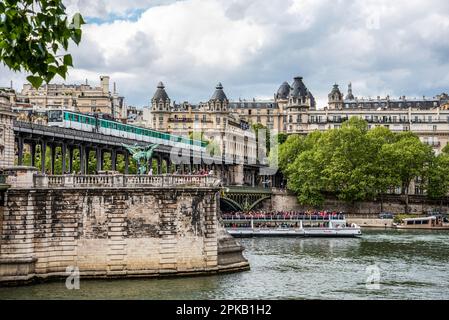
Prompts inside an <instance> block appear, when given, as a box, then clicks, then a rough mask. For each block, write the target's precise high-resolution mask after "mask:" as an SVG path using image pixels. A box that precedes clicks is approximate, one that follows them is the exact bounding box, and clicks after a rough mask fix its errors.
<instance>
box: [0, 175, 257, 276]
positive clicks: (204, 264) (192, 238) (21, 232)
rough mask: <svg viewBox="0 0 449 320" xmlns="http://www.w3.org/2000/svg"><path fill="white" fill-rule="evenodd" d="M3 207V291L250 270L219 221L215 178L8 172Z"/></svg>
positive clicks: (0, 210)
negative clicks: (76, 278)
mask: <svg viewBox="0 0 449 320" xmlns="http://www.w3.org/2000/svg"><path fill="white" fill-rule="evenodd" d="M7 184H9V185H11V187H10V188H9V189H7V190H6V191H5V190H4V191H2V192H3V195H2V201H3V203H2V205H1V206H0V235H1V237H0V284H8V283H9V284H10V283H12V284H18V283H24V282H30V281H33V280H41V279H47V278H66V277H67V276H68V275H69V274H68V273H66V271H67V270H74V268H78V269H79V271H80V277H81V279H83V278H114V277H157V276H167V275H168V276H178V275H198V274H215V273H219V272H231V271H240V270H247V269H249V264H248V262H247V260H246V259H245V258H244V257H243V255H242V251H243V248H242V247H241V246H240V245H239V244H238V243H237V242H236V241H235V240H234V239H233V238H232V237H230V236H229V235H228V234H227V233H226V232H225V231H224V230H223V228H222V227H221V226H220V223H219V221H218V219H217V206H218V201H219V192H220V189H221V188H220V187H219V181H217V179H215V178H214V177H210V176H127V175H119V174H117V175H104V176H70V175H67V176H45V175H40V174H37V172H35V171H34V170H32V169H29V168H25V167H21V168H18V169H16V170H15V171H14V170H13V171H10V172H9V176H8V180H7Z"/></svg>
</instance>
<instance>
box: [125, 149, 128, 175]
mask: <svg viewBox="0 0 449 320" xmlns="http://www.w3.org/2000/svg"><path fill="white" fill-rule="evenodd" d="M124 157H125V174H129V153H128V151H125V154H124Z"/></svg>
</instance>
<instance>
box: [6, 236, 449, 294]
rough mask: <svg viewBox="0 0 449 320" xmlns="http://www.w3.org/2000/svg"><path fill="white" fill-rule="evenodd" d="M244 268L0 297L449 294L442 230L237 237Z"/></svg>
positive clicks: (448, 254) (51, 286)
mask: <svg viewBox="0 0 449 320" xmlns="http://www.w3.org/2000/svg"><path fill="white" fill-rule="evenodd" d="M241 242H242V244H243V245H244V246H245V247H246V251H245V256H246V257H247V258H248V259H249V261H250V264H251V270H250V271H247V272H241V273H234V274H227V275H219V276H208V277H189V278H173V279H145V280H142V279H139V280H113V281H109V280H83V279H82V277H81V281H80V289H79V290H68V289H66V287H65V281H55V282H50V283H44V284H38V285H31V286H23V287H13V288H11V287H10V288H0V299H449V232H443V231H441V232H438V231H425V232H423V231H393V230H364V235H363V237H362V238H358V239H352V238H351V239H323V238H316V239H299V238H255V239H241Z"/></svg>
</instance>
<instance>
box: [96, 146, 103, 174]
mask: <svg viewBox="0 0 449 320" xmlns="http://www.w3.org/2000/svg"><path fill="white" fill-rule="evenodd" d="M95 151H96V158H97V173H98V172H99V171H101V170H102V168H103V158H102V155H103V153H102V150H101V148H100V147H97V149H96V150H95Z"/></svg>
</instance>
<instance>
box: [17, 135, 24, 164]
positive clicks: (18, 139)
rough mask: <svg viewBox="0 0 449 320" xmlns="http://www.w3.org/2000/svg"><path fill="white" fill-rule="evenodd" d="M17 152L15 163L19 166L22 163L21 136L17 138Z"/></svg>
mask: <svg viewBox="0 0 449 320" xmlns="http://www.w3.org/2000/svg"><path fill="white" fill-rule="evenodd" d="M17 153H18V159H17V164H18V165H19V166H21V165H23V138H22V137H18V138H17Z"/></svg>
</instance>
